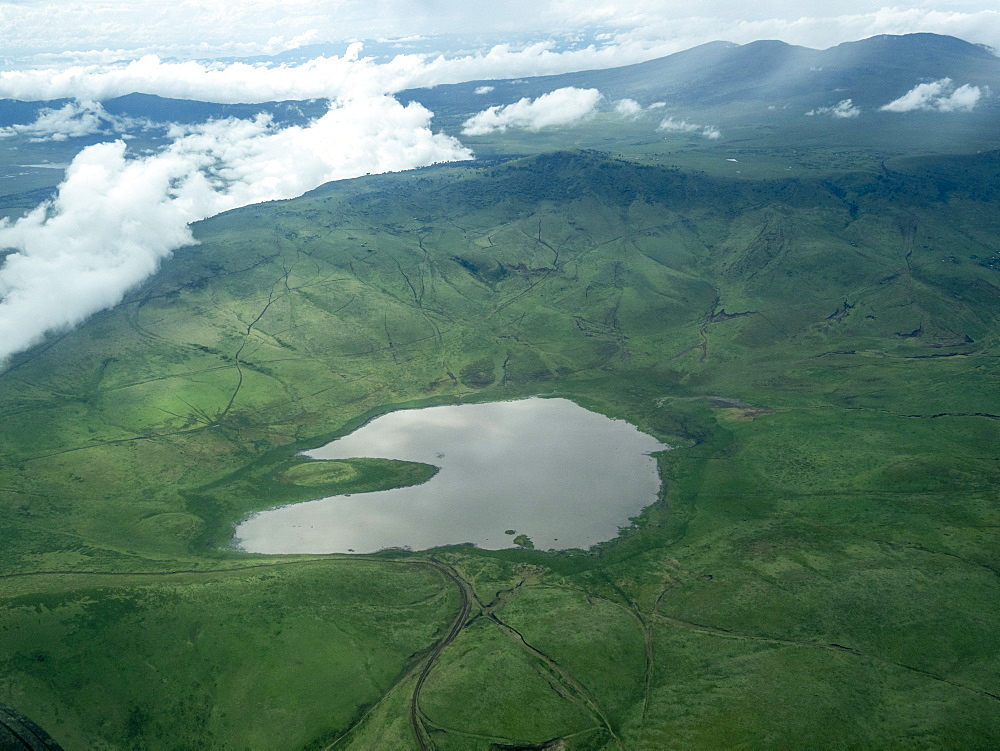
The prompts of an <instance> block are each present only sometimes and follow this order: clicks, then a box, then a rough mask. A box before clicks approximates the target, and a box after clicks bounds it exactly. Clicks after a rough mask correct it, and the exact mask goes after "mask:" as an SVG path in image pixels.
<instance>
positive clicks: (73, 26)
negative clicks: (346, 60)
mask: <svg viewBox="0 0 1000 751" xmlns="http://www.w3.org/2000/svg"><path fill="white" fill-rule="evenodd" d="M991 6H993V4H992V3H990V2H989V1H988V0H979V2H968V1H966V0H933V1H929V2H928V1H925V2H896V3H892V4H881V3H872V2H864V0H826V1H825V2H823V3H803V2H795V1H794V0H757V1H755V2H744V1H740V0H687V2H676V0H631V1H629V2H621V1H617V2H616V0H501V1H500V2H493V3H470V2H466V1H464V0H69V1H66V0H59V1H52V0H48V1H46V0H13V1H10V0H7V1H5V2H0V28H3V29H4V50H3V53H2V54H4V55H6V56H7V57H8V67H9V66H10V65H11V63H13V62H15V61H16V62H18V63H19V64H22V65H23V64H24V63H31V62H35V63H37V62H42V61H46V62H50V63H53V64H57V63H60V62H80V61H90V62H98V61H107V60H109V59H120V58H123V57H134V56H141V55H143V54H147V53H155V54H157V55H160V56H163V57H181V58H193V57H199V58H201V57H218V56H246V55H259V54H275V53H277V52H281V51H283V50H286V49H291V48H294V47H297V46H300V45H303V44H308V43H316V42H325V41H330V42H333V41H343V40H348V41H350V40H355V39H385V38H405V37H413V36H426V35H434V34H444V33H460V34H465V35H477V34H483V35H489V34H495V35H499V34H507V33H512V32H516V33H520V32H543V33H546V34H548V33H559V34H570V35H572V34H575V33H580V32H581V31H584V30H590V31H596V32H598V33H605V34H608V35H609V36H608V38H607V40H606V41H608V42H613V43H614V44H615V45H616V46H618V47H619V48H620V54H621V55H622V56H623V59H624V58H628V57H630V56H635V55H641V54H642V51H643V50H646V51H648V52H649V53H651V54H657V53H659V54H664V53H667V52H671V51H677V50H679V49H683V48H686V47H691V46H693V45H695V44H700V43H702V42H707V41H712V40H716V39H723V40H726V41H732V42H737V43H744V42H749V41H753V40H755V39H782V40H784V41H787V42H790V43H794V44H802V45H805V46H812V47H821V48H822V47H829V46H832V45H834V44H837V43H839V42H842V41H848V40H855V39H860V38H864V37H867V36H872V35H874V34H880V33H906V32H912V31H934V32H938V33H945V34H953V35H955V36H960V37H962V38H964V39H966V40H968V41H972V42H977V43H983V44H988V45H991V46H993V47H997V48H1000V12H998V10H997V9H996V8H995V6H993V9H991Z"/></svg>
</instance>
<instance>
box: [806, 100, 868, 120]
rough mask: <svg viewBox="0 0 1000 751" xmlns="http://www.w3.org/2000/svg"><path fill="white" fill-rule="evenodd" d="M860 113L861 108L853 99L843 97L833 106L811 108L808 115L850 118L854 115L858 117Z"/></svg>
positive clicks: (841, 118)
mask: <svg viewBox="0 0 1000 751" xmlns="http://www.w3.org/2000/svg"><path fill="white" fill-rule="evenodd" d="M860 114H861V108H860V107H858V106H857V105H855V104H854V101H853V100H851V99H843V100H841V101H839V102H837V103H836V104H835V105H833V106H832V107H817V108H816V109H814V110H809V111H808V112H807V113H806V117H813V116H824V117H833V118H837V119H840V120H848V119H850V118H852V117H858V116H859V115H860Z"/></svg>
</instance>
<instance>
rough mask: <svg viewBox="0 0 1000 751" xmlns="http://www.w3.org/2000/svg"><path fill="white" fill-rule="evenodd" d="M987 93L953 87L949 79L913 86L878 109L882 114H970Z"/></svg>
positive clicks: (968, 86)
mask: <svg viewBox="0 0 1000 751" xmlns="http://www.w3.org/2000/svg"><path fill="white" fill-rule="evenodd" d="M985 93H987V92H986V91H985V90H984V89H981V88H980V87H978V86H971V85H969V84H965V85H964V86H959V87H957V88H956V87H955V84H954V83H952V80H951V79H950V78H942V79H940V80H939V81H932V82H931V83H921V84H917V85H916V86H914V87H913V88H912V89H910V90H909V91H908V92H906V93H905V94H903V96H901V97H900V98H899V99H895V100H893V101H891V102H889V103H888V104H886V105H884V106H882V107H880V109H881V110H882V111H883V112H913V111H914V110H925V111H930V112H971V111H972V110H973V109H975V107H976V105H977V104H978V103H979V100H980V99H981V98H982V97H983V95H984V94H985Z"/></svg>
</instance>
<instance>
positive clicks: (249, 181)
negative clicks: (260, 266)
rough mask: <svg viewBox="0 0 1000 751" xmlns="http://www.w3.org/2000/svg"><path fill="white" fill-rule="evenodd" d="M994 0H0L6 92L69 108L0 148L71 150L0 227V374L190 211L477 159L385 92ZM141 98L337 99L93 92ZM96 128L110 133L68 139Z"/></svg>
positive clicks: (971, 103) (614, 105)
mask: <svg viewBox="0 0 1000 751" xmlns="http://www.w3.org/2000/svg"><path fill="white" fill-rule="evenodd" d="M988 5H989V4H988V3H986V2H978V3H976V2H963V1H960V0H934V1H932V2H908V3H907V2H902V3H896V4H894V5H892V6H882V5H880V4H878V3H866V2H860V1H859V0H826V2H824V3H822V4H819V3H808V4H807V3H802V2H792V1H791V0H755V1H754V2H740V1H738V0H737V1H734V0H688V1H687V2H683V3H680V2H673V1H671V2H665V1H664V0H633V1H632V2H616V1H615V0H572V2H571V1H570V0H530V1H529V0H502V1H501V2H494V3H469V2H467V1H466V0H405V1H404V0H280V1H278V0H239V2H235V1H233V0H59V1H54V0H7V1H6V2H5V1H4V0H0V28H2V29H3V30H4V45H3V49H2V50H0V99H2V98H10V99H20V100H26V101H48V100H52V99H57V98H65V99H70V100H72V101H70V102H68V103H66V102H62V103H59V104H58V105H52V106H51V107H47V108H45V109H44V110H42V111H41V112H40V113H39V115H38V117H37V118H36V120H35V121H33V122H24V123H16V124H13V125H7V126H5V127H0V149H8V150H9V151H10V153H14V154H16V150H17V149H18V148H19V145H18V144H21V143H28V142H32V141H58V142H61V143H62V144H63V145H64V146H65V147H66V149H67V153H68V159H67V161H70V164H69V167H68V169H66V171H65V175H64V178H63V181H62V183H61V184H60V186H59V188H58V190H57V192H56V193H55V195H54V196H53V198H52V199H51V200H49V201H46V202H44V203H42V204H40V205H39V206H38V207H36V208H35V209H34V210H32V211H30V212H28V213H27V214H26V215H25V216H24V217H22V218H20V219H17V220H14V221H9V220H3V221H2V222H0V250H2V251H4V253H3V255H2V256H0V258H2V261H0V368H2V366H3V363H4V362H5V361H7V360H8V358H9V357H10V356H11V355H13V354H15V353H17V352H20V351H23V350H25V349H27V348H30V347H32V346H34V345H36V344H38V343H39V342H41V341H43V339H44V338H45V336H47V335H49V334H51V333H54V332H61V331H65V330H67V329H69V328H72V327H74V326H76V325H78V324H79V323H80V322H81V321H83V320H85V319H86V318H87V317H88V316H90V315H92V314H93V313H95V312H97V311H99V310H102V309H104V308H107V307H110V306H113V305H115V304H117V303H118V302H120V301H121V300H122V299H123V297H124V296H125V294H126V293H127V292H128V290H129V289H131V288H133V287H135V286H136V285H137V284H139V283H141V282H142V281H143V280H144V279H146V278H148V276H149V275H151V274H153V273H155V271H156V269H157V268H158V267H159V265H160V264H161V263H162V262H163V260H164V259H166V258H168V257H169V255H170V254H171V253H172V252H173V251H174V250H176V249H177V248H178V247H181V246H184V245H189V244H191V243H193V242H194V239H193V235H192V233H191V230H190V224H191V223H192V222H196V221H198V220H201V219H204V218H207V217H209V216H212V215H214V214H217V213H219V212H222V211H225V210H228V209H232V208H236V207H238V206H244V205H247V204H250V203H254V202H259V201H265V200H273V199H281V198H292V197H295V196H297V195H300V194H301V193H303V192H305V191H307V190H310V189H312V188H314V187H317V186H318V185H320V184H322V183H324V182H327V181H330V180H335V179H342V178H349V177H355V176H358V175H363V174H367V173H373V174H374V173H380V172H387V171H395V170H404V169H411V168H414V167H420V166H424V165H428V164H433V163H438V162H448V161H455V160H462V159H469V158H473V157H474V153H473V151H472V150H471V149H469V148H468V147H467V146H466V145H465V144H463V143H462V141H461V140H460V138H457V137H452V136H446V135H443V134H441V133H439V132H435V131H434V128H433V124H432V121H433V113H432V112H429V111H428V110H426V109H425V108H423V107H421V106H420V105H418V104H415V103H414V104H410V105H408V106H406V107H404V106H402V105H401V104H400V103H399V102H398V101H397V100H396V99H395V97H394V94H396V93H398V92H399V91H402V90H404V89H407V88H412V87H416V86H431V85H435V84H442V83H454V82H459V81H469V80H481V79H498V78H512V77H521V76H529V75H541V74H549V73H562V72H569V71H574V70H584V69H592V68H602V67H611V66H616V65H624V64H628V63H634V62H640V61H643V60H648V59H652V58H654V57H658V56H662V55H667V54H671V53H673V52H677V51H680V50H682V49H687V48H690V47H692V46H695V45H697V44H701V43H705V42H709V41H715V40H725V41H730V42H735V43H739V44H743V43H747V42H751V41H754V40H757V39H781V40H783V41H786V42H789V43H793V44H800V45H804V46H809V47H815V48H826V47H830V46H833V45H836V44H838V43H841V42H845V41H853V40H857V39H862V38H865V37H869V36H873V35H875V34H903V33H911V32H936V33H940V34H951V35H954V36H958V37H960V38H963V39H965V40H967V41H971V42H975V43H980V44H985V45H988V46H990V47H994V48H1000V10H995V9H991V8H989V7H988ZM436 35H448V36H436ZM364 40H369V42H368V45H367V48H368V50H371V49H380V50H382V51H383V52H384V50H385V49H387V47H386V44H385V40H395V42H394V44H392V45H390V46H389V47H388V49H395V50H397V51H398V54H393V55H390V56H388V57H386V56H384V55H379V56H375V55H372V54H370V53H369V52H367V51H366V45H365V44H364ZM377 40H382V43H381V44H380V45H378V44H374V43H373V42H376V41H377ZM325 42H338V43H344V44H342V45H341V52H340V53H339V54H336V55H325V56H319V57H316V58H314V59H307V60H303V61H300V62H296V63H285V64H265V63H262V62H260V61H254V60H253V59H249V58H253V57H254V56H261V55H275V54H278V53H282V52H285V51H288V50H293V49H296V48H299V47H302V46H305V45H316V44H320V43H325ZM347 43H351V44H347ZM239 58H245V59H243V60H240V59H239ZM482 88H483V89H484V90H485V89H486V88H488V87H482ZM132 92H141V93H148V94H158V95H161V96H166V97H173V98H181V99H185V98H186V99H198V100H204V101H214V102H251V103H252V102H267V101H276V100H287V99H321V100H327V99H328V100H329V102H330V106H329V111H328V112H327V113H326V114H325V115H322V116H320V117H317V118H316V119H314V120H312V121H311V122H309V123H307V124H305V125H296V126H287V125H279V124H277V123H275V122H274V121H272V120H271V119H269V118H268V117H266V116H259V117H255V118H252V119H242V120H239V119H225V120H215V121H211V122H206V123H201V124H195V125H189V126H183V127H182V126H179V125H172V124H170V123H150V122H139V121H126V120H125V119H123V118H118V117H115V116H113V115H111V114H109V113H108V112H107V111H106V110H105V109H104V107H103V105H102V102H104V101H107V100H108V99H111V98H114V97H117V96H121V95H124V94H128V93H132ZM987 94H988V92H982V91H980V90H979V89H978V88H975V87H970V86H968V85H966V84H965V82H962V81H955V82H953V81H951V80H949V79H941V80H939V81H933V82H918V81H914V88H913V90H911V91H910V92H907V93H906V94H905V95H904V96H902V97H901V98H900V99H899V100H896V101H894V102H889V103H887V104H886V107H884V108H883V109H885V110H886V111H888V112H897V113H905V112H908V111H913V110H914V109H923V110H932V111H937V112H941V113H961V112H965V111H969V110H971V109H973V108H974V107H976V106H977V104H978V102H979V100H980V98H981V97H982V96H985V95H987ZM658 106H659V107H662V106H663V103H652V104H647V105H642V104H640V103H638V102H634V101H631V100H623V101H620V102H608V101H606V100H605V99H604V97H603V95H602V93H601V92H599V91H597V90H596V89H562V90H557V91H553V92H549V93H548V94H544V95H542V96H540V97H537V98H536V99H535V100H528V99H525V100H522V101H519V102H515V103H511V104H508V105H506V106H504V107H492V108H484V109H483V111H482V112H480V113H479V114H478V115H475V116H474V117H472V118H470V119H469V120H468V121H467V122H466V123H465V126H464V129H463V131H462V134H461V135H462V136H463V137H464V136H475V135H478V134H485V133H503V132H505V131H506V130H508V129H511V128H523V129H527V130H540V129H544V128H558V127H566V126H569V125H571V124H572V123H573V122H577V121H580V120H585V119H587V118H588V117H590V116H592V115H593V114H594V112H595V111H596V110H597V108H598V107H601V108H604V109H605V111H610V112H614V113H617V114H618V116H620V117H623V118H635V117H639V116H642V115H643V113H644V112H646V113H649V112H650V111H651V110H654V109H655V108H656V107H658ZM644 107H645V108H646V109H644ZM653 114H655V113H653ZM662 114H663V115H665V114H666V113H662ZM804 114H809V115H812V116H816V117H831V118H840V119H850V118H854V117H857V116H859V114H860V111H859V110H858V108H857V107H856V106H855V105H854V104H853V103H852V102H851V100H844V101H842V102H840V103H839V104H836V105H832V106H830V107H826V108H821V109H818V110H814V111H813V112H810V113H804ZM661 117H662V115H657V118H658V119H659V118H661ZM654 127H656V126H654ZM658 128H659V130H661V131H668V132H669V131H674V132H686V133H692V134H696V135H701V136H703V137H704V138H708V139H718V138H720V137H721V136H722V134H721V133H720V132H719V131H718V129H716V128H715V127H714V126H713V125H711V124H709V123H688V122H686V121H678V120H675V119H673V118H671V117H670V116H669V115H667V116H666V117H662V119H661V120H660V121H659V126H658ZM139 130H142V131H149V130H155V131H156V132H158V133H161V134H162V135H161V140H160V142H161V143H162V146H161V147H160V148H159V150H156V151H153V152H142V153H137V152H136V151H134V150H133V149H132V148H130V147H129V144H128V140H127V138H128V135H129V134H130V133H133V134H134V133H135V132H137V131H139ZM94 136H99V137H102V139H103V142H102V143H97V144H92V145H81V146H80V147H79V148H78V149H76V147H74V143H76V142H77V141H79V140H80V139H82V138H84V137H89V138H90V139H91V140H92V139H93V137H94ZM89 142H90V141H88V143H89ZM53 301H58V302H57V303H56V304H53Z"/></svg>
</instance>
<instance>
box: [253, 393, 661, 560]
mask: <svg viewBox="0 0 1000 751" xmlns="http://www.w3.org/2000/svg"><path fill="white" fill-rule="evenodd" d="M668 448H669V446H667V445H665V444H663V443H660V442H659V441H658V440H656V439H655V438H653V437H652V436H649V435H647V434H645V433H642V432H640V431H639V430H638V429H637V428H635V427H634V426H633V425H630V424H629V423H627V422H624V421H623V420H612V419H610V418H608V417H605V416H604V415H599V414H597V413H595V412H590V411H588V410H586V409H584V408H583V407H580V406H579V405H577V404H575V403H573V402H571V401H569V400H567V399H541V398H532V399H522V400H519V401H511V402H491V403H487V404H460V405H452V406H444V407H427V408H425V409H412V410H400V411H397V412H390V413H388V414H386V415H382V416H381V417H377V418H375V419H374V420H372V421H371V422H369V423H367V424H366V425H364V426H362V427H361V428H359V429H358V430H356V431H354V432H353V433H351V434H350V435H347V436H344V437H343V438H339V439H337V440H335V441H332V442H331V443H328V444H327V445H325V446H323V447H321V448H318V449H314V450H312V451H307V452H305V454H306V455H307V456H309V457H311V458H314V459H350V458H360V457H368V458H380V459H403V460H406V461H411V462H423V463H426V464H433V465H435V466H438V467H440V471H439V472H438V473H437V474H436V475H435V476H434V477H433V478H431V479H430V480H429V481H428V482H426V483H423V484H422V485H415V486H412V487H408V488H397V489H394V490H385V491H378V492H374V493H357V494H353V495H341V496H332V497H330V498H322V499H320V500H316V501H310V502H307V503H296V504H292V505H289V506H282V507H279V508H275V509H270V510H268V511H263V512H261V513H258V514H255V515H254V516H251V517H249V518H248V519H246V520H244V521H243V522H242V523H241V524H239V525H238V526H237V528H236V544H237V546H238V547H239V548H240V549H242V550H245V551H247V552H251V553H272V554H277V553H348V552H356V553H372V552H375V551H378V550H381V549H383V548H389V547H399V548H410V549H412V550H425V549H427V548H432V547H438V546H441V545H453V544H459V543H472V544H474V545H476V546H478V547H481V548H486V549H490V550H498V549H500V548H510V547H514V546H515V545H514V542H513V538H514V535H513V534H510V533H509V531H510V530H514V532H515V533H516V535H522V534H524V535H527V536H528V537H529V538H530V539H531V541H532V542H533V543H534V546H535V547H536V548H538V549H542V550H548V549H566V548H584V549H586V548H588V547H590V546H591V545H593V544H595V543H598V542H602V541H605V540H610V539H612V538H614V537H615V536H616V535H617V534H618V528H619V527H623V526H628V525H629V524H630V522H629V519H630V517H633V516H636V515H637V514H638V513H639V512H640V511H641V510H642V509H643V508H644V507H646V506H648V505H649V504H651V503H653V502H654V501H655V500H656V498H657V495H658V493H659V488H660V476H659V472H658V469H657V464H656V459H655V458H654V457H652V456H650V454H653V453H655V452H658V451H664V450H666V449H668Z"/></svg>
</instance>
